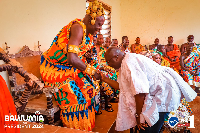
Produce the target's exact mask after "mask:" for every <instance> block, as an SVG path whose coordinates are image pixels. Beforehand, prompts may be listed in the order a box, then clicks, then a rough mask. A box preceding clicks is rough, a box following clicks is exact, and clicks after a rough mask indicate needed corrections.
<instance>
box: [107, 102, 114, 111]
mask: <svg viewBox="0 0 200 133" xmlns="http://www.w3.org/2000/svg"><path fill="white" fill-rule="evenodd" d="M106 111H108V112H113V111H114V110H113V108H112V105H111V104H109V105H108V106H107V107H106Z"/></svg>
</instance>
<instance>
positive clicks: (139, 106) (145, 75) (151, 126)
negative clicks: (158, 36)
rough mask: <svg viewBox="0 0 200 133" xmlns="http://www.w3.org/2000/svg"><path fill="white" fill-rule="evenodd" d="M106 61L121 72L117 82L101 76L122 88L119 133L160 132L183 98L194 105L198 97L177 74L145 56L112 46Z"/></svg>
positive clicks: (115, 87) (117, 126)
mask: <svg viewBox="0 0 200 133" xmlns="http://www.w3.org/2000/svg"><path fill="white" fill-rule="evenodd" d="M105 59H106V61H107V63H108V65H109V66H111V67H113V68H115V69H119V76H118V78H117V82H116V81H113V80H111V79H109V78H107V77H106V76H105V75H103V74H102V73H101V77H102V78H101V80H102V81H104V82H107V83H108V84H109V85H110V86H112V87H113V88H114V89H120V95H119V104H118V114H117V120H116V130H117V131H123V130H127V129H129V128H133V127H136V128H138V129H139V130H140V133H158V132H159V131H160V129H161V127H162V125H163V123H164V116H165V115H166V114H167V113H168V112H170V111H174V110H176V109H177V108H178V106H179V103H180V101H181V99H182V98H183V97H185V98H186V100H187V101H188V102H191V101H192V100H193V99H195V97H196V96H197V94H196V92H195V91H194V90H193V89H192V88H191V87H190V86H189V85H188V84H187V83H186V82H185V81H184V80H183V79H182V77H181V76H179V75H178V73H177V72H175V71H174V70H173V69H171V68H169V67H165V66H160V65H159V64H157V63H156V62H154V61H153V60H151V59H149V58H147V57H145V56H143V55H139V54H135V53H124V52H122V51H121V50H120V49H119V48H117V47H110V48H109V49H108V50H107V51H106V53H105ZM147 124H148V127H147Z"/></svg>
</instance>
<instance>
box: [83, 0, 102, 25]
mask: <svg viewBox="0 0 200 133" xmlns="http://www.w3.org/2000/svg"><path fill="white" fill-rule="evenodd" d="M86 14H88V15H90V16H91V17H92V20H91V24H92V25H94V24H95V20H96V17H100V16H104V14H105V13H104V8H103V7H102V3H100V2H98V1H97V0H95V1H94V2H90V3H89V7H88V9H87V10H86Z"/></svg>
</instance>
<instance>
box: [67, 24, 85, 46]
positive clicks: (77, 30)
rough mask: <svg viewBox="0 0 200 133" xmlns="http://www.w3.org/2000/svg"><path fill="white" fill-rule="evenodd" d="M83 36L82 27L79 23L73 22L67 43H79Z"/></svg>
mask: <svg viewBox="0 0 200 133" xmlns="http://www.w3.org/2000/svg"><path fill="white" fill-rule="evenodd" d="M82 38H83V28H82V26H81V25H80V24H78V23H75V24H73V25H72V27H71V32H70V39H69V43H70V44H74V45H77V46H78V45H79V44H80V43H81V42H82Z"/></svg>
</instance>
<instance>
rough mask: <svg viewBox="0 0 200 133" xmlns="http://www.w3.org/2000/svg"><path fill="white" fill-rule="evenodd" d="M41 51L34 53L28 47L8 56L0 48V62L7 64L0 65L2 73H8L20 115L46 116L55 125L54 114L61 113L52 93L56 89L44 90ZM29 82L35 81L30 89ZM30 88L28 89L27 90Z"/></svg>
mask: <svg viewBox="0 0 200 133" xmlns="http://www.w3.org/2000/svg"><path fill="white" fill-rule="evenodd" d="M41 53H42V52H40V51H32V50H30V49H29V47H28V46H23V48H22V49H21V50H20V51H19V52H18V53H16V54H8V52H7V53H6V52H5V51H4V50H3V49H2V48H0V60H3V61H4V62H5V63H6V64H3V65H0V72H1V71H8V74H9V80H10V86H11V93H12V96H13V99H14V102H15V105H16V108H17V112H18V114H21V113H24V112H27V113H35V112H36V111H39V112H40V114H42V115H45V116H46V118H47V121H48V123H49V124H55V125H57V124H59V123H60V121H59V122H56V123H54V114H55V113H56V112H58V111H59V107H58V105H57V104H56V102H55V100H54V98H53V97H52V93H55V92H56V91H57V90H56V89H55V88H50V87H49V88H44V84H43V83H42V79H41V75H40V69H39V66H40V58H41ZM29 80H31V81H33V86H32V87H30V86H29V87H28V84H27V83H28V82H29ZM26 88H28V89H26Z"/></svg>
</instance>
